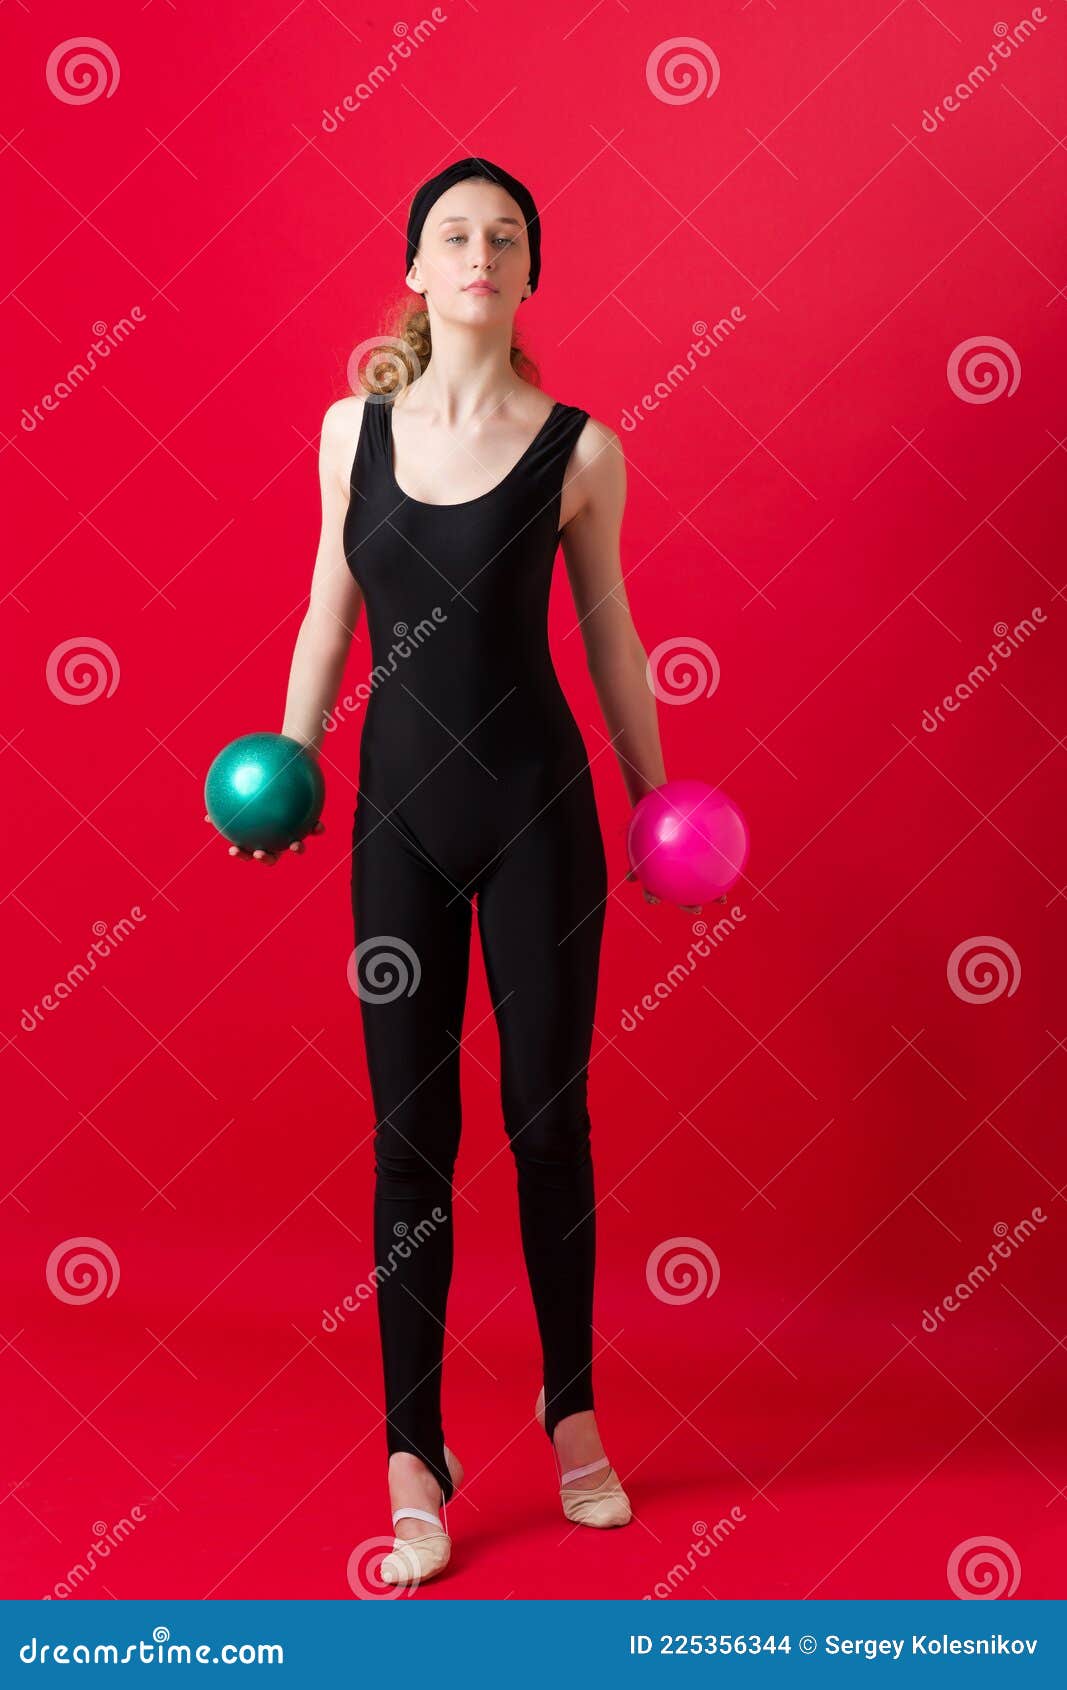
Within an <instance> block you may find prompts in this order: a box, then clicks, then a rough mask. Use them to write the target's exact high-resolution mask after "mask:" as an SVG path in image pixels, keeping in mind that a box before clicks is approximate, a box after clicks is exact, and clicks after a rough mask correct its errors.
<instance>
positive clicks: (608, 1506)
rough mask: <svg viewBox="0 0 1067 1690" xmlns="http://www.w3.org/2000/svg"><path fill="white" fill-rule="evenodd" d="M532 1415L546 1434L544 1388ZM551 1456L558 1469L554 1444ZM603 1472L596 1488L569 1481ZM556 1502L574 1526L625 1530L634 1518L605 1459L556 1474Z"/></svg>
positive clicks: (619, 1482) (603, 1456) (616, 1475)
mask: <svg viewBox="0 0 1067 1690" xmlns="http://www.w3.org/2000/svg"><path fill="white" fill-rule="evenodd" d="M534 1415H535V1417H536V1419H537V1423H538V1425H539V1426H540V1428H541V1430H542V1431H544V1430H545V1392H544V1386H542V1387H541V1392H540V1394H539V1396H538V1398H537V1402H536V1404H535V1406H534ZM552 1453H553V1456H554V1457H555V1460H556V1467H557V1471H558V1469H559V1457H558V1455H556V1446H555V1444H554V1443H553V1445H552ZM601 1468H606V1472H605V1473H604V1477H603V1478H602V1479H598V1480H597V1482H596V1484H595V1485H574V1484H571V1482H570V1481H571V1480H572V1479H584V1478H586V1477H587V1476H588V1475H589V1474H590V1473H598V1472H599V1471H600V1470H601ZM559 1499H560V1503H561V1505H562V1508H563V1512H564V1514H565V1515H566V1517H567V1519H568V1520H572V1521H573V1522H574V1524H575V1525H576V1526H625V1525H627V1524H628V1523H629V1521H630V1520H632V1518H633V1511H632V1509H631V1507H630V1499H629V1497H628V1496H627V1494H626V1492H625V1491H624V1490H623V1488H622V1481H621V1480H620V1478H619V1475H618V1474H617V1473H616V1471H615V1469H614V1467H613V1466H612V1465H611V1462H610V1461H609V1460H608V1458H607V1456H606V1455H602V1456H600V1457H599V1459H598V1460H596V1461H590V1462H587V1463H586V1465H585V1466H584V1467H571V1468H569V1469H568V1471H567V1472H566V1473H559Z"/></svg>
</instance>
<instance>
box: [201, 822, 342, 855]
mask: <svg viewBox="0 0 1067 1690" xmlns="http://www.w3.org/2000/svg"><path fill="white" fill-rule="evenodd" d="M204 820H205V821H206V822H207V823H208V825H209V827H214V826H215V824H214V822H213V821H212V820H211V817H210V816H205V817H204ZM325 831H326V824H325V822H321V821H320V822H316V823H315V826H314V827H313V828H312V829H311V833H309V834H308V836H307V837H308V838H309V839H310V838H311V836H312V834H316V833H325ZM222 837H225V836H224V835H223V836H222ZM303 849H304V841H303V840H302V839H294V840H293V843H292V844H291V845H290V846H289V847H288V851H292V852H295V853H296V854H297V855H298V856H299V855H300V854H301V853H302V851H303ZM283 854H286V853H279V852H277V851H244V850H242V848H241V846H240V845H231V846H230V850H229V855H230V856H231V857H243V858H244V860H245V862H246V863H250V862H252V860H253V859H255V861H256V862H257V863H268V864H271V865H273V864H274V863H276V862H277V861H278V857H279V855H283Z"/></svg>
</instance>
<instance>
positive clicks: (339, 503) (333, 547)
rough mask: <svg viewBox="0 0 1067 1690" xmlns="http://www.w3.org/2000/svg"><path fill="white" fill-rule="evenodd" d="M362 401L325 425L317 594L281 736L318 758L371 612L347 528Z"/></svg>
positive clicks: (331, 413) (299, 646)
mask: <svg viewBox="0 0 1067 1690" xmlns="http://www.w3.org/2000/svg"><path fill="white" fill-rule="evenodd" d="M362 405H363V400H362V399H357V398H355V397H353V398H351V399H340V400H338V401H337V403H336V404H334V405H331V406H330V408H329V410H328V411H327V412H326V415H325V417H324V418H323V421H322V433H321V435H320V438H319V487H320V490H321V493H322V531H321V533H320V535H319V548H318V552H317V553H316V556H315V567H314V570H313V572H312V577H311V591H310V595H309V599H308V607H307V610H306V611H305V612H304V619H303V621H302V622H301V624H300V629H299V632H298V633H297V636H296V644H295V647H294V649H293V661H292V666H291V668H290V671H289V687H288V691H287V693H286V698H285V716H284V719H283V721H282V727H281V731H282V733H283V734H288V735H289V736H290V738H292V739H297V740H300V741H301V743H302V744H304V745H306V746H307V747H308V748H309V749H310V750H311V751H313V752H314V753H315V754H316V755H317V754H318V751H319V748H320V746H321V744H322V740H323V736H324V734H325V731H326V729H325V721H326V718H327V717H328V716H329V714H330V711H331V710H332V709H333V707H334V705H335V704H336V702H337V694H338V692H339V691H340V687H341V680H342V677H343V675H344V670H345V664H346V662H347V660H348V652H349V648H350V646H351V644H352V636H353V634H354V633H355V630H356V624H357V623H358V621H359V616H360V611H361V610H362V608H363V595H362V593H361V592H360V590H359V587H358V585H357V584H356V581H355V579H354V577H353V575H352V571H351V570H350V569H349V567H348V564H347V562H346V561H345V554H344V542H343V529H344V520H345V515H346V513H347V510H348V499H349V486H348V477H349V473H350V471H351V467H352V457H353V455H354V453H355V448H356V441H357V439H358V438H359V429H360V422H361V414H360V411H361V407H362Z"/></svg>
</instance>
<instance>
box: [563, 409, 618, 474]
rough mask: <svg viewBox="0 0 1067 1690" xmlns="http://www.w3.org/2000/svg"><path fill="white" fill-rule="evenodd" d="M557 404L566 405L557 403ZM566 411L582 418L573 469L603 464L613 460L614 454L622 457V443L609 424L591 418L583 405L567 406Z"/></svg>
mask: <svg viewBox="0 0 1067 1690" xmlns="http://www.w3.org/2000/svg"><path fill="white" fill-rule="evenodd" d="M557 403H566V402H565V401H557ZM567 409H568V410H570V411H572V412H573V413H575V414H576V415H578V416H581V417H584V418H585V421H584V424H583V426H582V427H581V428H580V429H579V431H578V434H577V436H576V438H575V442H574V457H573V459H572V462H573V464H574V467H575V469H584V468H585V467H586V466H587V465H592V464H594V463H596V462H598V461H599V462H601V463H604V462H605V461H606V460H610V459H613V458H614V457H615V455H616V453H617V454H618V455H619V456H621V455H622V441H621V440H620V439H619V436H618V434H617V433H616V431H615V429H613V428H612V426H611V424H610V423H608V422H605V421H604V420H603V419H602V418H601V417H595V416H593V414H592V412H591V411H587V410H586V409H585V407H584V405H568V406H567Z"/></svg>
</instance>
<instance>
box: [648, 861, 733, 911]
mask: <svg viewBox="0 0 1067 1690" xmlns="http://www.w3.org/2000/svg"><path fill="white" fill-rule="evenodd" d="M626 878H627V880H636V879H637V870H636V869H631V870H630V872H629V874H628V875H627V876H626ZM642 891H643V892H644V894H645V903H646V904H658V903H661V902H662V899H660V898H657V897H656V895H655V893H654V892H650V891H649V889H648V887H647V886H645V887H642ZM713 901H714V902H715V903H716V904H725V902H726V893H725V892H724V893H723V894H722V896H721V897H719V898H715V899H714V900H713ZM678 908H679V909H680V910H691V911H692V912H693V914H694V915H699V914H700V912H701V910H702V909H703V908H704V906H703V904H679V905H678Z"/></svg>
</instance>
